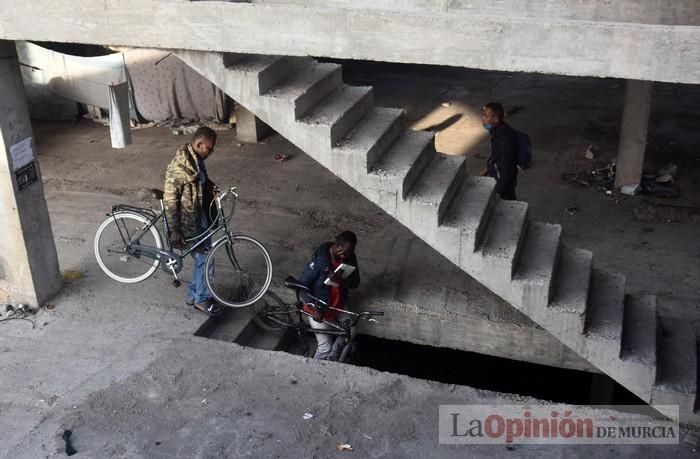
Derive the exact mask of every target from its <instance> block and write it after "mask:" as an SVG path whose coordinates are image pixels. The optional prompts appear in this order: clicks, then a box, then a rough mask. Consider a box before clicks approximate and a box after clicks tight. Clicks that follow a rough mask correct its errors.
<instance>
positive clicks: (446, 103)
mask: <svg viewBox="0 0 700 459" xmlns="http://www.w3.org/2000/svg"><path fill="white" fill-rule="evenodd" d="M440 105H442V106H443V107H449V106H450V105H452V102H443V103H441V104H440Z"/></svg>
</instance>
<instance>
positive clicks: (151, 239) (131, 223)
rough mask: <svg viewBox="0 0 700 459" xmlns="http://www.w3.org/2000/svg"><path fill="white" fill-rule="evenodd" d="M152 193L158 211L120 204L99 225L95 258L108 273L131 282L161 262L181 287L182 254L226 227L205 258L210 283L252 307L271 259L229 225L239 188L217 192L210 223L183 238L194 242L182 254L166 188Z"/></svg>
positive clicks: (224, 297) (227, 298)
mask: <svg viewBox="0 0 700 459" xmlns="http://www.w3.org/2000/svg"><path fill="white" fill-rule="evenodd" d="M151 193H152V195H153V198H154V199H157V200H158V201H159V203H160V213H158V214H156V212H155V211H153V209H151V208H143V207H135V206H130V205H127V204H118V205H115V206H113V207H112V210H111V212H110V213H108V214H107V219H106V220H105V221H104V222H102V224H101V225H100V227H99V228H98V229H97V233H96V234H95V243H94V250H95V257H96V258H97V263H98V264H99V265H100V268H101V269H102V271H104V272H105V274H107V276H109V277H110V278H112V279H114V280H115V281H117V282H121V283H125V284H133V283H137V282H142V281H144V280H146V279H148V278H149V277H151V276H152V275H153V274H154V273H155V272H156V270H157V269H158V268H159V267H160V268H161V269H162V270H163V271H165V272H167V273H168V274H170V275H172V276H173V285H174V286H175V287H179V286H180V285H181V281H180V278H179V276H178V273H179V272H180V271H182V268H183V258H185V257H186V256H187V255H189V254H190V253H191V252H193V251H194V250H198V249H199V248H200V247H201V248H204V247H206V245H205V244H206V243H207V242H208V241H209V240H210V239H212V238H213V237H214V236H215V235H216V234H217V233H219V232H220V231H223V233H224V234H223V236H222V237H220V238H219V239H217V240H216V241H215V242H213V244H212V245H211V248H210V249H209V255H208V256H207V259H206V262H205V280H206V285H207V287H208V288H209V291H210V292H211V294H212V296H213V297H214V298H215V299H216V300H217V301H218V302H220V303H222V304H224V305H226V306H230V307H235V308H239V307H245V306H249V305H251V304H253V303H255V302H256V301H258V300H259V299H260V298H262V297H263V295H264V294H265V292H267V289H268V288H269V287H270V282H271V281H272V260H271V259H270V254H269V253H268V252H267V249H265V247H264V246H263V245H262V244H261V243H260V242H259V241H257V240H256V239H254V238H252V237H250V236H246V235H244V234H237V233H232V232H231V231H230V230H229V227H228V224H229V222H230V220H231V219H232V218H233V212H234V210H235V200H236V198H237V197H238V194H237V193H236V188H235V187H231V188H229V189H227V190H226V191H223V192H219V193H217V194H216V195H215V197H214V199H213V200H212V203H211V205H210V208H209V212H210V217H211V221H212V223H211V224H210V225H209V227H208V228H207V229H206V230H204V231H203V232H202V233H200V234H198V235H196V236H194V237H191V238H189V239H185V242H186V243H187V244H191V246H190V247H189V248H187V249H180V252H181V253H180V254H177V253H175V252H174V251H173V246H172V243H171V241H170V237H169V235H170V225H169V222H168V219H167V216H166V215H165V205H164V204H163V191H161V190H158V189H152V190H151ZM229 200H230V202H231V204H230V209H231V211H230V213H228V214H227V213H226V208H225V207H228V206H225V205H224V204H225V203H227V202H228V201H229ZM212 213H215V215H212ZM158 222H162V227H163V236H165V237H164V238H163V237H161V232H160V231H159V229H158V228H157V227H156V224H157V223H158ZM163 239H165V241H166V242H165V246H164V244H163ZM205 250H206V249H205Z"/></svg>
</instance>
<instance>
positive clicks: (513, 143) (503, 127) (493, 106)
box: [481, 102, 518, 200]
mask: <svg viewBox="0 0 700 459" xmlns="http://www.w3.org/2000/svg"><path fill="white" fill-rule="evenodd" d="M504 116H505V114H504V112H503V105H501V104H499V103H497V102H489V103H488V104H486V105H485V106H484V109H483V112H482V116H481V121H482V123H483V126H484V128H485V129H486V130H487V131H489V134H490V136H491V155H490V156H489V159H488V161H487V162H486V168H485V169H484V170H483V171H482V172H481V175H483V176H486V175H488V176H489V177H493V178H495V179H496V190H495V191H496V193H497V194H498V196H500V197H501V198H502V199H507V200H515V187H516V185H517V184H518V134H517V132H516V131H515V130H514V129H513V128H512V127H510V126H509V125H508V124H506V123H505V121H503V118H504Z"/></svg>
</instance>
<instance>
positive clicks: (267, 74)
mask: <svg viewBox="0 0 700 459" xmlns="http://www.w3.org/2000/svg"><path fill="white" fill-rule="evenodd" d="M311 62H312V60H311V58H297V57H286V56H265V55H257V54H225V55H224V66H225V67H226V68H227V69H228V70H229V71H231V72H236V73H243V74H245V75H246V77H248V78H251V77H252V78H255V79H256V90H257V93H258V94H263V93H265V92H266V91H268V90H269V89H270V88H272V87H274V86H275V85H277V84H278V83H280V81H282V80H284V79H285V78H287V77H288V76H289V75H290V74H292V73H294V72H296V71H297V70H298V69H299V68H300V67H302V66H304V65H310V64H311Z"/></svg>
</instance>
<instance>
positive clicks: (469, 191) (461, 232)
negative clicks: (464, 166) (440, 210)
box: [438, 176, 498, 266]
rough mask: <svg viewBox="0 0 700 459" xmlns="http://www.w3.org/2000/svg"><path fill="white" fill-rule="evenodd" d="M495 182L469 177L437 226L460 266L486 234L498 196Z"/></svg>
mask: <svg viewBox="0 0 700 459" xmlns="http://www.w3.org/2000/svg"><path fill="white" fill-rule="evenodd" d="M494 186H495V181H494V180H493V179H492V178H489V177H477V176H466V177H464V179H463V180H462V184H461V186H460V188H459V191H458V192H457V196H455V198H454V199H453V200H452V205H451V206H450V207H449V209H447V212H446V213H445V217H444V218H443V220H442V225H441V226H440V228H439V229H438V231H439V232H440V235H439V237H440V239H442V240H443V241H444V244H447V245H449V246H451V247H454V248H457V250H455V254H454V259H453V257H448V258H449V259H450V260H451V261H452V262H453V263H455V264H457V265H458V266H460V265H462V262H461V260H462V259H463V258H464V257H472V256H474V252H475V251H476V249H477V247H478V244H479V243H481V240H482V238H483V235H484V231H485V229H486V227H487V225H488V220H489V217H490V215H491V213H492V209H493V206H494V205H495V202H496V199H498V198H497V196H496V194H495V193H494V191H493V190H494Z"/></svg>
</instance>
